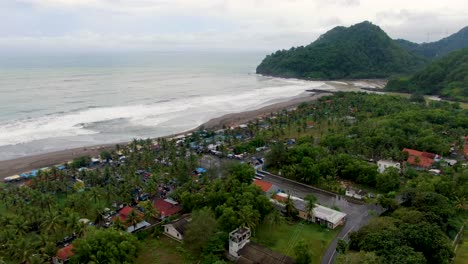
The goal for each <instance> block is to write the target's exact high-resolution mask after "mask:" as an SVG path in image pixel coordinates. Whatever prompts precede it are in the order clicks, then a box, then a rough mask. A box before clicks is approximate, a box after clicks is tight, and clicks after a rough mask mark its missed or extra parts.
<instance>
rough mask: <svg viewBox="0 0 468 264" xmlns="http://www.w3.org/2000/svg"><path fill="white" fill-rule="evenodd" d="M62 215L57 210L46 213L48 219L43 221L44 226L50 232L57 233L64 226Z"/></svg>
mask: <svg viewBox="0 0 468 264" xmlns="http://www.w3.org/2000/svg"><path fill="white" fill-rule="evenodd" d="M61 223H62V216H61V215H60V214H58V213H57V212H56V211H53V212H51V213H50V214H47V215H46V219H45V221H44V222H42V226H43V228H44V229H45V231H47V232H48V233H49V234H53V235H56V234H57V233H58V231H59V229H60V228H61V227H62V225H61Z"/></svg>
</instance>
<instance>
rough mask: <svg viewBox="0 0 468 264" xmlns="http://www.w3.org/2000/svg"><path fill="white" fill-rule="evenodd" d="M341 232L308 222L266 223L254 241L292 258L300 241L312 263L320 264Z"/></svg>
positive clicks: (255, 235)
mask: <svg viewBox="0 0 468 264" xmlns="http://www.w3.org/2000/svg"><path fill="white" fill-rule="evenodd" d="M339 230H340V229H335V230H330V229H327V228H324V227H322V226H319V225H316V224H309V223H306V222H300V223H289V222H286V221H282V222H280V223H278V224H270V223H264V224H263V225H261V226H259V228H258V229H257V230H256V231H255V234H254V237H253V238H252V240H254V241H255V242H258V243H260V244H262V245H264V246H266V247H269V248H270V249H272V250H274V251H277V252H281V253H283V254H285V255H288V256H291V257H295V254H294V248H295V246H296V245H297V244H298V243H299V241H305V243H306V245H307V248H308V249H309V254H310V255H311V256H312V262H311V263H320V260H321V258H322V255H323V254H324V253H325V251H326V250H327V247H328V245H329V244H330V242H331V241H332V240H333V239H334V238H335V237H336V235H337V234H338V232H339Z"/></svg>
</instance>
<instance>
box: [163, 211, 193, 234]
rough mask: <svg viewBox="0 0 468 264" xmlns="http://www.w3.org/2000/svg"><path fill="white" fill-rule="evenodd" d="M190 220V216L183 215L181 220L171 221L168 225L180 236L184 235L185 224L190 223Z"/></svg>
mask: <svg viewBox="0 0 468 264" xmlns="http://www.w3.org/2000/svg"><path fill="white" fill-rule="evenodd" d="M190 220H191V219H190V216H189V215H185V216H183V217H182V218H179V219H177V220H175V221H172V222H171V223H169V224H168V225H172V226H173V227H174V228H175V229H176V230H177V231H178V232H179V233H180V234H181V235H184V233H185V230H186V229H187V224H188V223H190Z"/></svg>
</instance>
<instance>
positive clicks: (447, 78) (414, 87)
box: [385, 48, 468, 101]
mask: <svg viewBox="0 0 468 264" xmlns="http://www.w3.org/2000/svg"><path fill="white" fill-rule="evenodd" d="M385 89H386V90H388V91H400V92H408V93H419V94H434V95H441V96H443V97H446V98H450V99H452V100H459V101H468V48H465V49H462V50H459V51H454V52H452V53H450V54H448V55H447V56H445V57H442V58H441V59H439V60H436V61H434V62H433V63H431V64H430V65H429V66H427V67H426V68H425V69H423V70H421V71H419V72H417V73H415V74H414V75H413V76H411V77H409V78H408V77H400V78H396V79H392V80H390V81H389V82H388V84H387V86H386V88H385Z"/></svg>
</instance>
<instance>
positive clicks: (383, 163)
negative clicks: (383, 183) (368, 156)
mask: <svg viewBox="0 0 468 264" xmlns="http://www.w3.org/2000/svg"><path fill="white" fill-rule="evenodd" d="M377 166H378V171H379V172H380V173H384V172H385V170H386V169H387V168H390V167H392V168H395V169H397V170H398V171H401V164H400V163H399V162H394V161H391V160H379V161H377Z"/></svg>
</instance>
